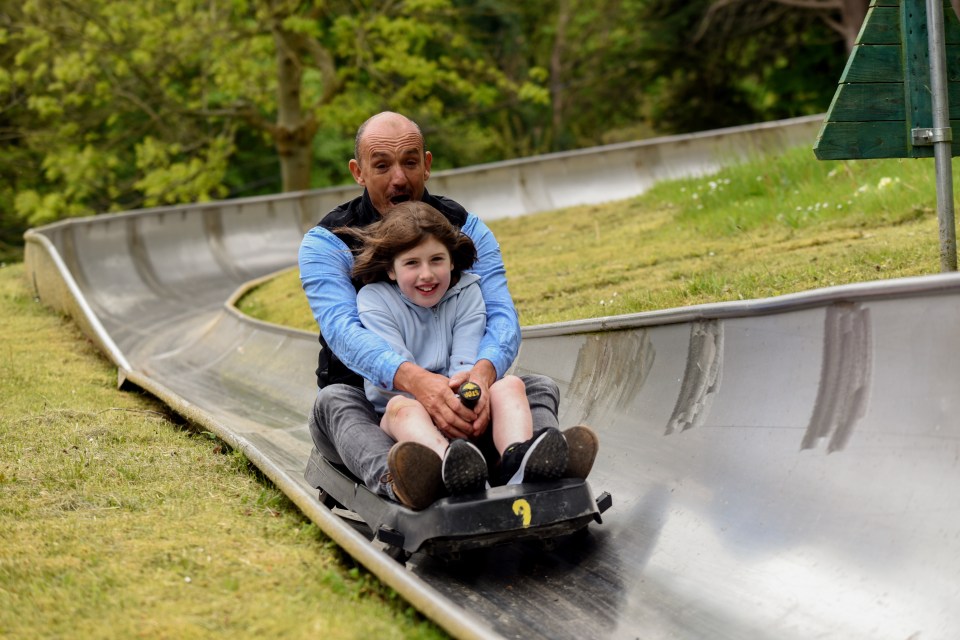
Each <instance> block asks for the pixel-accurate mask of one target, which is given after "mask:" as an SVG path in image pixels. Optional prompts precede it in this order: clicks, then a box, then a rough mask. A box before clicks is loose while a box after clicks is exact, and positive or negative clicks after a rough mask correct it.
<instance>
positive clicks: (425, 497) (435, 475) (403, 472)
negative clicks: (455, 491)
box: [387, 442, 442, 510]
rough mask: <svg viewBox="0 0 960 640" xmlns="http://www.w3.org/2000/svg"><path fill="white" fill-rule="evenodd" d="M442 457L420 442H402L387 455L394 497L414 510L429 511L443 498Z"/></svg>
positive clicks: (394, 446)
mask: <svg viewBox="0 0 960 640" xmlns="http://www.w3.org/2000/svg"><path fill="white" fill-rule="evenodd" d="M440 465H441V462H440V456H438V455H437V454H436V453H435V452H434V451H433V450H432V449H430V448H429V447H425V446H423V445H422V444H418V443H416V442H398V443H397V444H395V445H393V447H391V449H390V453H389V454H387V467H388V469H389V470H390V474H391V475H392V476H393V482H392V487H393V493H394V495H395V496H396V497H397V500H398V501H399V502H400V503H402V504H403V505H404V506H407V507H410V508H411V509H415V510H420V509H426V508H427V507H429V506H430V505H431V504H433V503H434V502H436V500H437V498H439V497H440V488H441V486H442V481H441V478H440Z"/></svg>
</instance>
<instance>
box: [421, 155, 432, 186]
mask: <svg viewBox="0 0 960 640" xmlns="http://www.w3.org/2000/svg"><path fill="white" fill-rule="evenodd" d="M431 164H433V154H432V153H430V152H429V151H424V153H423V181H424V182H426V181H427V180H429V179H430V165H431Z"/></svg>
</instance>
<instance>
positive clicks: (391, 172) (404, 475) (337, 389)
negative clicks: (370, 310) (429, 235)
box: [299, 112, 597, 509]
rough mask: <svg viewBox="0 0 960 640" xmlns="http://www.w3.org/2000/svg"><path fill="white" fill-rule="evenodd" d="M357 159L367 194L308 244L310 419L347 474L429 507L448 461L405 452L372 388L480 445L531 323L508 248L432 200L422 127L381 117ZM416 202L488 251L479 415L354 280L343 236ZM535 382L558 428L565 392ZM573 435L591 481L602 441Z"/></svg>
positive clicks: (573, 447)
mask: <svg viewBox="0 0 960 640" xmlns="http://www.w3.org/2000/svg"><path fill="white" fill-rule="evenodd" d="M354 155H355V156H356V157H355V158H353V159H352V160H350V163H349V167H350V172H351V173H352V174H353V177H354V179H355V180H356V181H357V184H359V185H360V186H362V187H363V188H364V192H363V195H361V196H360V197H358V198H356V199H354V200H351V201H350V202H347V203H345V204H343V205H341V206H339V207H337V208H336V209H334V210H333V211H331V212H330V213H329V214H327V215H326V216H325V217H324V218H323V220H321V222H320V224H319V225H318V226H316V227H314V228H313V229H311V230H310V231H309V232H308V233H307V234H306V236H304V239H303V243H302V244H301V246H300V255H299V262H300V279H301V282H302V284H303V289H304V291H305V292H306V294H307V299H308V301H309V302H310V307H311V309H312V310H313V314H314V317H315V318H316V320H317V323H318V324H319V327H320V342H321V345H322V349H321V353H320V363H319V368H318V369H317V383H318V386H319V387H320V392H319V393H318V395H317V399H316V402H315V403H314V408H313V411H312V413H311V416H310V423H309V424H310V434H311V436H312V437H313V441H314V444H315V445H316V447H317V450H318V451H319V452H320V453H321V454H322V455H323V456H324V457H325V458H327V459H328V460H330V461H331V462H334V463H337V464H342V465H343V466H346V467H347V468H348V469H349V470H350V471H351V472H352V473H353V474H354V475H356V476H357V477H358V478H360V479H362V480H363V482H364V483H365V484H366V486H367V487H369V488H370V489H371V490H373V491H375V492H377V493H380V494H381V495H385V496H387V497H390V498H394V499H397V500H398V501H400V502H402V503H403V504H405V505H407V506H409V507H411V508H415V509H421V508H424V507H426V506H429V504H430V503H432V502H433V501H434V500H435V499H436V498H437V497H439V494H440V486H441V485H440V479H439V478H440V474H439V469H438V468H436V464H435V460H433V459H435V458H436V457H437V456H436V455H435V454H433V453H432V452H431V451H429V450H427V451H426V452H423V451H421V450H419V449H418V448H417V447H410V446H406V447H400V446H397V447H395V446H394V444H395V443H394V442H393V440H392V439H391V438H390V437H389V436H388V435H387V434H385V433H384V432H383V431H382V430H381V429H380V427H379V417H378V416H377V414H376V413H375V412H374V410H373V408H372V406H371V405H370V403H369V402H368V401H367V399H366V396H365V395H364V391H363V379H364V378H366V379H367V380H370V381H372V382H374V383H376V384H377V385H378V386H380V387H382V388H384V389H387V390H397V391H405V392H407V393H410V394H411V395H412V396H413V397H414V398H416V399H417V400H418V401H419V402H420V403H421V404H422V405H423V406H424V407H425V408H426V409H427V411H428V412H429V414H430V416H431V418H432V419H433V421H434V423H435V424H436V425H437V428H438V429H439V430H440V431H441V432H442V433H443V434H445V435H446V436H447V437H449V438H475V437H477V436H480V435H481V434H483V433H484V432H485V431H486V428H487V426H488V424H489V421H490V406H489V403H488V401H487V394H486V391H487V390H488V389H489V387H490V385H491V384H493V383H494V382H495V381H496V380H497V379H498V377H499V376H502V375H503V374H504V373H505V372H506V371H507V369H508V368H509V367H510V365H511V364H512V363H513V361H514V359H515V358H516V356H517V352H518V350H519V347H520V324H519V319H518V317H517V313H516V310H515V308H514V306H513V300H512V298H511V297H510V292H509V291H508V289H507V280H506V272H505V269H504V266H503V259H502V257H501V255H500V247H499V245H498V244H497V241H496V238H494V237H493V234H492V233H491V232H490V230H489V229H488V228H487V226H486V225H485V224H484V223H483V222H481V221H480V219H479V218H478V217H476V216H474V215H472V214H469V213H467V211H466V210H465V209H464V208H463V207H461V206H460V205H459V204H457V203H456V202H454V201H453V200H450V199H449V198H444V197H435V196H432V195H430V194H429V193H428V192H427V190H426V186H425V184H426V182H427V180H428V179H429V177H430V166H431V164H432V162H433V156H432V155H431V154H430V152H429V151H426V150H425V148H424V142H423V136H422V134H421V132H420V128H419V127H418V126H417V125H416V124H415V123H414V122H412V121H411V120H409V119H407V118H406V117H404V116H402V115H400V114H397V113H392V112H384V113H380V114H377V115H375V116H373V117H372V118H370V119H369V120H367V121H366V122H365V123H364V124H363V125H361V127H360V129H359V130H358V131H357V138H356V146H355V149H354ZM407 200H422V201H424V202H427V203H428V204H430V205H432V206H433V207H434V208H436V209H437V210H439V211H440V212H441V213H442V214H443V215H444V216H446V217H447V218H448V219H449V220H450V221H451V222H452V223H453V224H454V225H455V226H457V227H459V228H460V229H461V230H462V231H463V233H465V234H467V235H468V236H470V238H471V240H473V242H474V244H475V245H476V248H477V262H476V263H475V266H474V268H473V269H472V271H473V272H474V273H476V274H477V275H479V276H480V278H481V280H480V288H481V292H482V293H483V298H484V302H485V304H486V309H487V326H486V332H485V334H484V337H483V339H482V341H481V343H480V350H479V354H478V359H477V363H476V364H475V365H474V367H473V368H472V370H471V371H470V373H469V377H468V379H469V380H471V381H473V382H476V383H477V384H478V385H480V387H481V399H480V402H479V403H478V405H477V406H476V407H475V408H474V409H468V408H467V407H466V406H464V405H463V404H462V403H461V402H460V400H459V398H458V397H457V396H456V394H455V393H454V391H455V389H456V388H457V387H459V385H460V383H461V382H463V380H450V379H448V378H446V377H444V376H442V375H438V374H434V373H432V372H430V371H427V370H425V369H423V368H421V367H419V366H417V365H416V364H414V363H413V362H410V361H406V360H404V358H403V357H402V356H400V355H399V354H397V353H396V352H395V351H394V350H393V349H392V348H391V347H390V345H388V344H387V343H386V341H384V340H383V339H381V338H380V337H378V336H377V335H375V334H373V333H372V332H370V331H368V330H367V329H365V328H364V327H363V325H362V324H361V323H360V319H359V315H358V313H357V304H356V287H355V286H354V284H353V282H352V281H351V278H350V273H351V269H352V267H353V254H352V253H351V249H356V248H357V247H356V246H352V245H355V241H353V240H352V239H350V238H349V237H346V236H344V237H342V238H341V237H338V236H337V235H335V234H334V233H333V232H332V231H333V230H334V229H337V228H339V227H362V226H366V225H368V224H370V223H372V222H375V221H376V220H378V219H379V218H380V217H381V216H382V215H383V214H385V213H388V212H389V210H390V208H391V207H392V206H393V205H396V204H399V203H400V202H404V201H407ZM524 382H525V383H526V386H527V397H528V399H529V401H530V408H531V411H532V413H533V424H534V429H535V430H537V429H542V428H545V427H550V426H552V427H556V426H557V408H558V404H559V391H558V389H557V386H556V384H555V383H554V382H553V381H552V380H550V379H549V378H546V377H544V376H524ZM564 435H565V437H566V440H567V444H568V448H569V463H568V468H567V472H568V475H573V476H577V477H583V478H585V477H586V475H587V473H589V471H590V468H591V467H592V465H593V460H594V457H595V456H596V450H597V439H596V435H595V434H594V433H593V432H592V431H591V430H590V429H588V428H586V427H574V428H573V429H570V430H568V431H567V432H566V433H565V434H564ZM404 444H414V443H404ZM430 456H432V458H433V459H431V457H430Z"/></svg>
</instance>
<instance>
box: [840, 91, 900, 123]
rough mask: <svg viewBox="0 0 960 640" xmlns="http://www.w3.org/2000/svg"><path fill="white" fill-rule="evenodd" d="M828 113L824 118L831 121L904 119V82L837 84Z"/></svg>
mask: <svg viewBox="0 0 960 640" xmlns="http://www.w3.org/2000/svg"><path fill="white" fill-rule="evenodd" d="M828 113H829V115H828V116H827V119H828V120H830V121H831V122H865V121H870V120H897V121H900V122H904V121H905V120H906V118H907V113H906V109H905V107H904V101H903V84H901V83H899V82H881V83H870V84H844V85H840V87H839V88H838V89H837V93H836V95H835V96H834V99H833V104H832V105H830V110H829V111H828Z"/></svg>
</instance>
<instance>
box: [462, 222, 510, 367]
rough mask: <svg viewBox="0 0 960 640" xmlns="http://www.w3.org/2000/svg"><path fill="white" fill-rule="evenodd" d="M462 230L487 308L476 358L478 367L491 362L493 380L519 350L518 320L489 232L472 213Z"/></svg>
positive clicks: (501, 257) (492, 237) (501, 263)
mask: <svg viewBox="0 0 960 640" xmlns="http://www.w3.org/2000/svg"><path fill="white" fill-rule="evenodd" d="M463 232H464V233H465V234H467V235H468V236H469V237H470V239H471V240H473V244H474V245H475V246H476V248H477V262H476V263H475V264H474V266H473V268H472V269H471V270H470V271H471V272H473V273H476V274H477V275H478V276H480V291H481V292H482V293H483V301H484V303H485V304H486V309H487V326H486V331H485V332H484V335H483V338H482V339H481V341H480V349H479V351H478V352H477V360H478V364H480V366H481V367H483V366H484V365H482V364H481V363H482V361H484V360H486V361H487V362H488V364H489V365H492V367H493V369H494V379H497V378H500V377H502V376H503V374H505V373H506V372H507V369H509V368H510V365H512V364H513V361H514V360H516V358H517V353H519V351H520V319H519V317H518V316H517V310H516V307H514V305H513V298H512V297H511V296H510V290H509V289H508V288H507V272H506V268H505V267H504V266H503V256H502V255H501V253H500V244H499V243H498V242H497V239H496V238H495V237H494V235H493V232H491V231H490V229H489V228H488V227H487V225H485V224H484V223H483V221H481V220H480V218H478V217H477V216H475V215H473V214H469V216H468V217H467V222H466V224H464V225H463ZM478 373H480V367H478ZM492 382H493V381H492V380H491V381H489V383H491V384H492Z"/></svg>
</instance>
